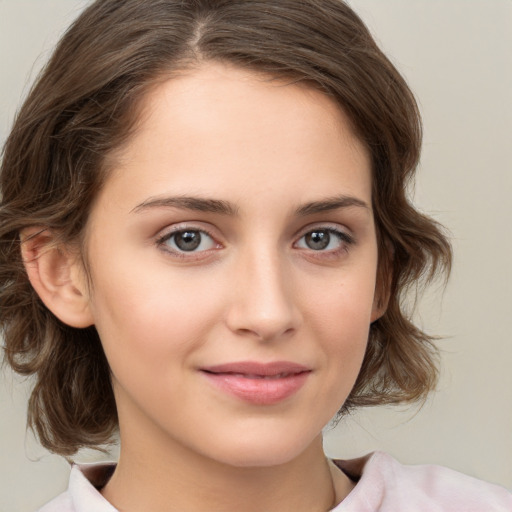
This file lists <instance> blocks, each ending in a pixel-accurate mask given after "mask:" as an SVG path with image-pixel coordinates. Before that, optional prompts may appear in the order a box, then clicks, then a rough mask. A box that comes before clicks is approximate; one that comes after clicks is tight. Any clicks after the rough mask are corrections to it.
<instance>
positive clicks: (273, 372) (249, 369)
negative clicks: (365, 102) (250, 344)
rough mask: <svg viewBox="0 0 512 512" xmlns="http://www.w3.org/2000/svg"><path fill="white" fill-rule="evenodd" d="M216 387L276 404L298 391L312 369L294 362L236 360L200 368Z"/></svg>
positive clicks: (255, 401)
mask: <svg viewBox="0 0 512 512" xmlns="http://www.w3.org/2000/svg"><path fill="white" fill-rule="evenodd" d="M201 372H202V373H203V374H204V375H205V377H206V378H207V379H208V380H209V382H210V383H211V384H213V385H214V386H215V388H216V389H218V390H220V391H221V392H223V393H227V394H229V395H231V396H234V397H236V398H237V399H239V400H242V401H244V402H247V403H250V404H253V405H273V404H277V403H279V402H282V401H284V400H285V399H287V398H289V397H291V396H292V395H294V394H295V393H297V392H298V391H299V390H300V388H301V387H302V386H303V385H304V384H305V382H306V380H307V378H308V377H309V375H310V374H311V369H310V368H307V367H305V366H302V365H299V364H296V363H291V362H281V361H278V362H273V363H267V364H264V363H256V362H237V363H228V364H223V365H217V366H212V367H207V368H201Z"/></svg>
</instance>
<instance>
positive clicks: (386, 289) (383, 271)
mask: <svg viewBox="0 0 512 512" xmlns="http://www.w3.org/2000/svg"><path fill="white" fill-rule="evenodd" d="M391 286H392V272H391V269H390V268H389V266H387V265H381V266H380V267H379V269H378V271H377V283H376V285H375V295H374V296H373V306H372V314H371V317H370V323H373V322H375V321H376V320H378V319H379V318H380V317H381V316H382V315H384V313H385V312H386V310H387V309H388V304H389V299H390V296H391Z"/></svg>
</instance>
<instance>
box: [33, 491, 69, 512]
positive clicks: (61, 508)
mask: <svg viewBox="0 0 512 512" xmlns="http://www.w3.org/2000/svg"><path fill="white" fill-rule="evenodd" d="M75 511H76V509H75V507H74V506H73V501H72V499H71V496H70V494H69V491H66V492H63V493H62V494H61V495H59V496H57V497H56V498H55V499H53V500H52V501H50V502H49V503H47V504H46V505H44V506H43V507H41V508H40V509H39V510H38V511H37V512H75Z"/></svg>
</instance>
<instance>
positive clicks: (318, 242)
mask: <svg viewBox="0 0 512 512" xmlns="http://www.w3.org/2000/svg"><path fill="white" fill-rule="evenodd" d="M330 241H331V235H330V234H329V232H328V231H312V232H311V233H308V234H307V235H306V245H307V246H308V247H309V248H310V249H313V250H315V251H320V250H322V249H325V248H326V247H327V246H328V245H329V242H330Z"/></svg>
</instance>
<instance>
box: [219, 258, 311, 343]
mask: <svg viewBox="0 0 512 512" xmlns="http://www.w3.org/2000/svg"><path fill="white" fill-rule="evenodd" d="M287 270H288V271H287ZM232 283H233V289H232V292H233V295H232V297H233V299H232V301H231V304H230V307H229V310H228V312H227V324H228V327H229V329H230V330H231V331H233V332H236V333H237V334H239V335H245V336H250V337H254V338H256V339H259V340H261V341H273V340H277V339H279V338H282V337H283V336H289V335H291V334H292V333H293V332H295V331H296V330H297V329H298V327H299V326H300V324H301V321H302V316H301V313H300V310H299V308H298V304H297V296H296V294H294V292H293V287H292V283H291V279H290V269H288V268H287V265H286V262H285V261H283V258H280V257H279V255H278V254H274V253H273V252H271V251H266V252H265V251H259V252H258V253H257V254H250V255H248V256H247V257H245V258H241V259H240V260H239V261H238V262H237V269H236V272H235V275H234V276H233V281H232Z"/></svg>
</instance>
